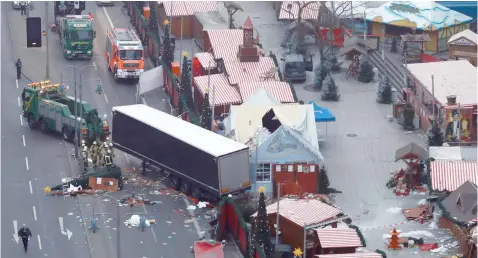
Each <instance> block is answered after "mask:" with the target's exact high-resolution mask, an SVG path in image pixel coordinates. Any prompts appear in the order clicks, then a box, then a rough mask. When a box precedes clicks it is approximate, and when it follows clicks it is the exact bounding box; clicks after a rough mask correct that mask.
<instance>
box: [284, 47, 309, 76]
mask: <svg viewBox="0 0 478 258" xmlns="http://www.w3.org/2000/svg"><path fill="white" fill-rule="evenodd" d="M281 60H282V61H284V76H285V78H286V79H288V80H289V81H291V82H305V80H306V64H305V62H304V56H303V55H301V54H289V55H286V56H285V58H282V59H281Z"/></svg>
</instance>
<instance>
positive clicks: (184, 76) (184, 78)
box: [179, 52, 194, 113]
mask: <svg viewBox="0 0 478 258" xmlns="http://www.w3.org/2000/svg"><path fill="white" fill-rule="evenodd" d="M179 94H180V96H182V98H183V99H184V100H185V101H186V105H187V108H188V109H193V108H194V107H193V91H192V86H191V66H190V65H189V64H188V53H186V52H183V64H182V71H181V88H180V92H179ZM179 106H180V113H182V112H183V109H185V108H186V107H182V104H180V105H179Z"/></svg>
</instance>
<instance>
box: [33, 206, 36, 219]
mask: <svg viewBox="0 0 478 258" xmlns="http://www.w3.org/2000/svg"><path fill="white" fill-rule="evenodd" d="M33 218H34V219H35V221H37V209H36V208H35V206H33Z"/></svg>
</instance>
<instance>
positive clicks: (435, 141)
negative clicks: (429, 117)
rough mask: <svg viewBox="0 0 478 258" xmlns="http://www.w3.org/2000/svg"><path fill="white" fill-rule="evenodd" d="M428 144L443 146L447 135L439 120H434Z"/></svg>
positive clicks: (429, 131)
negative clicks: (444, 133)
mask: <svg viewBox="0 0 478 258" xmlns="http://www.w3.org/2000/svg"><path fill="white" fill-rule="evenodd" d="M427 136H428V146H443V142H444V141H445V136H444V135H443V132H442V130H441V129H440V126H439V125H438V123H437V122H433V123H432V126H431V127H430V128H429V129H428V132H427Z"/></svg>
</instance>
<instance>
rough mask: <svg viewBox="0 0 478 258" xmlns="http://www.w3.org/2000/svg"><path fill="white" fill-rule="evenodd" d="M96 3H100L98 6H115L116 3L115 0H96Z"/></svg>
mask: <svg viewBox="0 0 478 258" xmlns="http://www.w3.org/2000/svg"><path fill="white" fill-rule="evenodd" d="M96 5H98V6H105V5H110V6H113V5H115V2H114V1H96Z"/></svg>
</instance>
